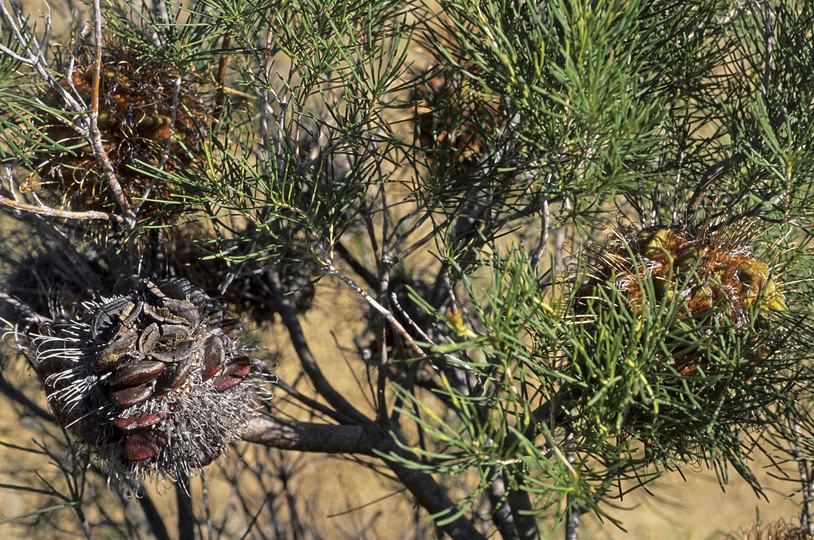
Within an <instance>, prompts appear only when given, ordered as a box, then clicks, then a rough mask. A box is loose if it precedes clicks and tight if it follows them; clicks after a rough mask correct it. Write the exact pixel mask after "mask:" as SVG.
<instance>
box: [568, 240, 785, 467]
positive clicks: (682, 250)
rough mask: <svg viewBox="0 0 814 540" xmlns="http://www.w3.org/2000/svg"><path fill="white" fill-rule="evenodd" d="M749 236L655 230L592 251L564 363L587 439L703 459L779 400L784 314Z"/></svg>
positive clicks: (774, 281) (773, 280) (777, 291)
mask: <svg viewBox="0 0 814 540" xmlns="http://www.w3.org/2000/svg"><path fill="white" fill-rule="evenodd" d="M747 236H748V235H746V234H742V233H741V232H739V231H727V230H722V231H719V232H714V233H713V232H710V231H709V230H707V229H704V228H702V229H700V230H692V229H689V228H666V227H663V228H656V229H645V230H642V231H640V232H638V233H636V234H625V233H619V234H618V235H617V237H616V239H615V240H614V241H611V242H609V243H606V244H599V245H596V246H594V248H593V251H592V254H591V261H590V263H591V264H592V266H593V270H592V275H591V276H590V278H589V279H587V280H586V282H585V283H584V284H583V285H582V286H581V287H579V288H578V289H577V291H576V293H575V295H576V299H575V300H576V304H575V306H576V315H575V321H574V322H575V324H574V328H573V330H574V332H575V333H576V334H577V335H579V336H580V337H579V339H581V340H584V342H585V347H584V348H581V349H579V350H576V351H574V352H573V353H572V354H573V360H574V370H575V372H576V374H577V375H578V377H579V378H580V380H581V384H582V387H583V390H582V392H583V393H582V395H583V396H584V400H583V402H582V406H583V407H584V408H585V410H584V412H585V414H584V415H582V418H581V421H584V422H587V423H588V424H590V425H592V426H593V427H592V429H594V430H595V435H597V436H599V437H608V436H611V435H613V434H617V435H618V434H623V433H624V434H628V435H631V436H633V437H635V438H639V439H642V440H645V441H647V442H648V443H649V445H648V452H653V453H655V454H660V455H662V456H664V455H675V453H679V454H685V455H688V454H689V455H694V453H695V452H696V451H697V450H699V451H700V452H701V453H700V454H698V455H703V450H704V449H709V448H711V447H712V446H717V445H718V442H719V441H720V440H721V438H722V437H725V436H727V435H726V434H727V433H728V432H727V430H731V432H729V433H728V434H729V435H731V436H733V437H737V433H739V432H740V430H741V428H742V427H744V426H746V425H748V424H750V423H752V422H758V421H759V420H758V417H759V412H760V411H761V410H764V408H765V407H767V406H770V405H771V403H773V402H776V401H777V400H778V398H779V392H780V391H781V390H780V388H781V386H782V382H781V381H783V380H784V379H783V375H782V372H783V369H784V368H785V367H787V366H785V364H784V360H783V350H782V348H783V340H784V334H785V333H786V332H785V329H784V324H783V317H782V314H783V312H785V311H787V309H788V308H787V306H786V302H785V299H784V296H783V294H782V293H781V292H780V289H779V285H778V278H779V276H774V275H773V274H772V272H771V270H770V269H769V267H768V266H767V265H766V264H765V263H764V262H762V261H761V260H759V259H758V258H757V257H756V256H755V255H754V254H753V253H752V252H751V250H750V249H749V246H748V245H747V244H746V243H745V242H746V240H747V239H748V238H747ZM619 351H626V353H625V354H624V355H623V356H622V357H621V358H624V361H621V360H620V355H619V354H618V353H619ZM711 426H716V427H715V429H710V427H711Z"/></svg>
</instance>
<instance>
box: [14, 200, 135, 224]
mask: <svg viewBox="0 0 814 540" xmlns="http://www.w3.org/2000/svg"><path fill="white" fill-rule="evenodd" d="M0 205H3V206H5V207H7V208H10V209H12V210H14V211H17V212H24V213H27V214H37V215H40V216H48V217H58V218H65V219H78V220H90V219H106V220H109V221H115V222H116V223H123V222H124V219H123V218H122V217H121V216H119V215H116V214H111V213H108V212H99V211H96V210H88V211H84V212H72V211H69V210H60V209H57V208H50V207H48V206H39V205H35V204H28V203H24V202H22V201H14V200H12V199H9V198H8V197H4V196H2V195H0Z"/></svg>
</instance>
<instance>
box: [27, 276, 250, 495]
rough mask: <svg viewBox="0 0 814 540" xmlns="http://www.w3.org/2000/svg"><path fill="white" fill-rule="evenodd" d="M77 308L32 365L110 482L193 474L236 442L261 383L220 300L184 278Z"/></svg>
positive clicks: (134, 285)
mask: <svg viewBox="0 0 814 540" xmlns="http://www.w3.org/2000/svg"><path fill="white" fill-rule="evenodd" d="M85 309H86V313H85V314H84V315H82V316H81V318H78V319H76V320H58V321H55V322H53V323H51V324H49V325H47V326H46V327H45V329H44V332H43V335H42V336H40V337H39V338H37V339H36V340H35V343H36V345H37V347H36V355H35V358H34V360H33V363H34V368H35V370H36V372H37V374H38V375H39V377H40V379H41V381H42V383H43V385H44V386H45V391H46V395H47V397H48V402H49V403H50V405H51V407H52V408H53V410H54V412H55V413H56V416H57V419H58V421H59V422H60V423H61V424H62V425H63V426H65V427H66V428H68V429H70V430H71V431H72V432H74V433H75V434H76V435H77V436H78V437H79V438H80V439H81V440H82V441H84V442H85V443H87V444H88V445H90V446H91V447H94V448H96V449H97V451H98V453H99V454H100V456H101V457H102V458H103V459H104V460H106V461H107V463H108V470H109V475H110V477H112V478H118V477H124V478H128V479H136V478H137V479H142V478H144V477H147V476H151V475H156V476H158V477H165V478H169V479H173V480H174V479H178V478H181V477H182V475H189V474H194V473H195V471H196V470H197V469H199V468H201V467H204V466H205V465H207V464H209V463H210V462H211V461H212V460H213V459H215V458H217V457H218V456H219V455H220V454H222V453H223V452H224V451H225V450H226V449H227V447H228V445H229V443H231V442H232V441H234V440H236V439H238V438H239V437H240V436H241V435H242V433H243V431H244V429H245V427H246V425H247V423H248V421H249V419H250V418H251V417H252V416H253V415H254V408H255V406H256V404H255V401H254V400H255V399H256V397H257V391H258V389H259V388H260V386H261V385H260V382H259V381H260V379H261V378H260V375H259V370H258V364H257V361H256V360H253V359H252V358H251V357H249V356H248V355H247V354H246V352H245V351H244V350H243V349H242V348H241V347H240V345H239V344H238V342H237V339H238V337H239V333H240V326H239V324H238V323H237V322H236V321H231V320H226V319H224V315H223V308H222V306H221V305H220V304H219V303H218V302H215V301H214V300H212V299H211V298H210V297H209V296H208V295H206V294H205V293H204V292H203V291H201V290H200V289H198V288H196V287H193V286H192V285H190V284H189V282H187V281H186V280H182V279H174V280H168V281H164V282H159V283H158V284H153V283H152V282H150V281H147V280H142V279H135V278H132V279H127V280H123V281H122V282H121V283H120V284H119V291H118V292H117V294H116V295H115V296H113V297H111V298H106V299H103V300H100V301H94V302H88V303H86V304H85Z"/></svg>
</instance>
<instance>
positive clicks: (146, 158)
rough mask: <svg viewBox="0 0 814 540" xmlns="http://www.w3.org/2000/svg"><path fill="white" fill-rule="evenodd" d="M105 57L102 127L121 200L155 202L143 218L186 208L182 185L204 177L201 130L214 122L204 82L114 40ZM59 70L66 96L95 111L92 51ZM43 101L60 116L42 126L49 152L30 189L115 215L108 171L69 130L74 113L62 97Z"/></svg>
mask: <svg viewBox="0 0 814 540" xmlns="http://www.w3.org/2000/svg"><path fill="white" fill-rule="evenodd" d="M103 51H104V52H103V55H102V67H101V69H100V73H99V76H100V82H99V98H98V99H99V116H98V127H99V131H100V132H101V140H102V146H103V148H104V151H105V152H106V154H107V159H108V160H109V161H110V164H111V165H112V168H113V171H114V172H115V174H116V176H117V179H118V181H119V183H120V184H121V189H122V192H123V195H124V196H125V197H127V199H128V203H129V204H130V205H131V206H134V205H136V204H138V203H139V202H141V201H140V200H139V199H140V198H147V199H150V201H147V202H144V203H142V209H143V215H151V214H155V213H156V212H158V211H159V210H164V211H168V210H169V211H172V209H173V208H175V209H180V208H182V207H181V206H179V205H178V204H177V203H178V202H180V198H181V197H183V195H184V194H185V192H186V191H187V190H188V189H189V185H188V184H186V183H184V182H183V181H179V179H192V178H194V176H195V175H196V174H198V173H199V172H200V157H199V156H200V154H201V140H202V130H206V128H207V125H208V124H210V123H211V121H212V118H211V113H212V107H211V106H207V105H206V104H205V102H204V101H203V100H202V99H201V98H200V96H199V88H200V84H199V81H197V80H195V78H194V77H193V76H190V75H188V74H183V75H182V74H181V73H179V72H178V70H177V68H173V67H172V66H170V65H167V64H164V63H162V62H161V60H160V59H149V60H146V61H145V60H144V59H143V58H142V55H139V54H138V52H139V49H138V48H132V47H131V46H130V45H128V44H127V43H125V42H124V41H122V40H121V39H119V38H116V37H112V36H111V37H109V38H108V39H106V42H105V44H104V47H103ZM61 71H62V72H63V75H64V77H63V78H62V79H61V80H60V81H59V85H60V86H61V87H62V89H63V90H64V91H66V92H72V93H74V94H75V95H76V96H78V97H79V98H80V99H81V100H82V103H85V104H87V105H88V107H90V104H91V101H92V97H93V94H94V88H93V80H94V76H95V64H94V61H93V51H92V48H91V47H85V48H83V52H82V53H80V54H79V55H77V56H76V57H74V58H73V59H72V61H71V62H70V63H69V64H67V65H65V66H63V67H62V68H61ZM43 102H44V103H45V105H46V107H48V109H53V110H57V111H59V110H62V112H61V113H58V115H59V117H57V116H54V115H51V116H50V118H49V117H44V118H43V119H41V122H42V125H41V126H40V129H41V131H42V134H43V138H44V141H43V143H42V144H43V148H42V150H41V151H40V152H39V154H38V156H37V158H36V161H35V163H34V168H35V172H34V178H32V179H31V180H30V182H29V183H30V184H31V186H32V187H34V188H41V189H44V190H46V191H47V192H49V193H52V194H55V195H56V196H58V197H59V198H60V199H61V202H62V204H63V205H64V206H65V207H67V208H70V209H74V210H87V209H97V210H99V209H101V210H115V209H116V206H115V202H116V201H115V199H114V198H113V197H112V196H111V192H110V189H109V188H108V185H107V181H106V179H105V172H104V170H103V166H102V164H101V163H100V161H99V158H98V156H96V155H95V154H94V151H93V149H92V146H91V145H90V144H89V142H88V141H87V140H86V138H85V137H83V136H81V135H80V134H79V133H78V132H77V131H76V130H75V129H74V128H73V127H72V126H70V125H69V124H66V121H65V119H66V118H70V117H71V113H70V112H69V111H67V110H66V109H65V107H66V105H65V104H64V103H63V100H62V98H61V96H60V95H59V93H57V92H56V91H55V90H53V89H51V90H48V91H47V93H46V95H45V96H44V97H43ZM60 117H61V118H60ZM159 171H163V172H164V174H162V173H161V172H159ZM172 173H175V174H174V175H173V174H172ZM170 178H174V180H170ZM156 201H157V202H156ZM162 202H171V203H176V204H175V206H173V205H167V204H162Z"/></svg>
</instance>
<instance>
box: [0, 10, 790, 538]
mask: <svg viewBox="0 0 814 540" xmlns="http://www.w3.org/2000/svg"><path fill="white" fill-rule="evenodd" d="M24 3H25V4H26V8H25V9H26V10H27V11H28V10H30V9H43V8H44V4H42V3H41V2H38V1H35V0H29V1H26V2H24ZM57 7H58V6H57ZM12 226H13V225H12V222H11V220H9V219H7V218H3V219H0V231H4V230H8V228H9V227H12ZM362 313H364V308H363V307H362V305H361V299H359V298H358V297H355V296H354V295H353V293H351V292H350V291H348V290H347V289H340V288H339V285H338V284H337V283H333V282H329V281H324V282H322V283H321V284H320V285H319V286H318V288H317V296H316V300H315V307H314V308H313V309H312V310H311V311H310V312H308V313H307V314H306V315H305V317H304V320H303V325H304V329H305V334H306V337H307V338H308V339H309V342H310V344H311V347H312V349H313V351H314V354H315V356H316V358H317V360H318V362H319V363H320V366H321V368H322V369H323V371H324V372H325V373H326V375H327V376H328V377H329V379H330V380H331V383H332V384H333V385H334V386H335V387H336V388H337V389H338V390H339V391H340V392H342V393H344V394H346V395H348V396H353V397H355V401H356V402H357V403H358V404H359V405H360V407H361V408H362V410H363V411H365V412H367V413H372V410H371V409H370V407H369V406H366V405H364V399H363V396H364V392H363V391H362V390H360V384H361V383H360V381H362V379H361V377H362V376H363V375H362V374H361V372H356V373H354V370H353V369H351V367H350V366H351V365H353V364H354V363H355V364H357V365H358V364H359V362H358V361H356V359H355V358H354V357H353V353H352V352H350V351H352V350H353V342H352V338H353V336H354V335H355V334H356V333H357V332H358V331H359V330H360V329H361V328H362V325H363V321H362V320H361V318H360V315H361V314H362ZM258 337H260V342H261V344H262V345H264V346H266V347H268V348H269V349H272V350H278V349H279V351H280V353H281V357H280V362H279V365H278V367H277V368H276V370H275V372H276V373H277V374H278V375H279V376H280V377H281V378H283V379H284V380H287V381H291V380H293V379H295V378H297V377H298V375H299V367H298V360H297V358H296V355H295V354H294V353H293V350H292V349H291V348H290V346H289V345H287V341H286V340H287V333H286V331H285V329H284V328H283V327H282V326H281V325H273V326H271V327H269V328H267V329H264V330H263V331H262V332H259V335H258ZM343 351H345V352H343ZM9 375H10V376H11V377H12V378H16V379H19V380H31V379H33V374H32V373H29V372H27V371H26V368H25V367H24V366H20V365H13V366H12V368H11V373H10V374H9ZM40 398H42V396H40ZM40 401H41V403H44V399H41V400H40ZM31 437H32V432H31V430H30V429H29V428H28V427H27V425H25V424H24V423H22V424H21V420H20V418H19V417H18V416H17V414H16V412H15V409H14V408H13V407H11V406H10V404H9V402H8V400H7V399H6V398H5V397H0V442H2V443H6V444H13V445H23V446H32V439H31ZM241 446H242V447H244V448H241V449H237V451H235V452H232V453H230V454H229V455H228V456H226V457H224V458H222V459H221V463H223V464H226V465H228V464H229V462H230V461H232V460H237V459H239V457H238V454H243V455H244V459H251V455H252V451H251V449H248V448H245V447H247V446H248V445H241ZM280 459H284V460H290V461H291V462H292V466H294V465H296V468H297V470H298V472H297V473H296V475H294V476H293V477H292V478H291V483H290V488H291V489H292V491H293V493H295V494H296V498H297V501H298V502H297V505H296V512H297V514H298V515H299V518H300V519H301V520H302V521H303V522H304V523H307V524H308V525H309V526H310V527H312V528H313V530H314V532H315V533H316V534H318V535H319V536H321V537H324V538H331V539H333V538H348V539H354V538H360V540H361V539H362V538H370V539H387V540H389V539H391V538H392V539H395V538H399V537H403V536H402V535H404V533H405V532H408V531H406V530H405V528H407V527H409V526H410V524H411V523H412V516H413V515H414V512H415V509H414V508H413V507H412V505H411V504H410V502H409V500H408V499H407V498H406V497H405V496H404V495H403V494H400V493H398V492H396V490H397V489H398V486H397V485H395V484H393V483H391V482H389V481H387V480H386V479H383V478H382V477H381V476H378V475H376V474H375V473H373V472H371V471H370V470H368V469H366V468H364V467H362V466H360V465H358V464H355V463H352V462H349V461H347V460H344V459H342V458H341V457H338V456H326V455H319V454H311V455H304V456H303V455H295V454H288V455H281V457H280ZM764 461H765V460H758V462H757V467H756V468H759V467H761V466H763V465H765V463H764ZM55 470H56V469H55V468H54V467H53V466H52V465H49V464H48V460H47V459H45V460H44V459H42V456H32V455H29V454H25V453H22V452H20V451H18V450H15V449H13V448H9V447H6V446H2V445H0V521H2V520H5V519H9V518H12V517H14V516H20V515H23V514H26V513H29V512H33V511H36V510H38V509H40V508H43V507H46V506H48V505H49V504H53V502H51V501H45V500H43V498H42V497H41V496H39V495H37V494H30V493H24V492H21V491H19V490H13V489H8V488H7V487H6V485H7V484H15V483H17V480H16V479H17V478H18V475H19V472H20V471H32V472H33V471H40V472H42V473H43V474H44V475H46V476H48V474H49V471H51V472H53V471H55ZM682 472H683V477H682V475H680V474H677V473H673V474H669V475H667V476H665V477H663V478H661V479H659V480H658V481H656V482H655V483H654V484H653V485H651V486H650V493H651V494H648V493H646V492H645V491H644V490H638V491H636V492H634V493H632V494H631V495H630V496H628V497H625V499H624V500H623V501H621V502H620V509H619V510H616V511H612V514H613V515H614V516H615V517H617V518H619V519H621V520H622V521H623V525H624V527H625V528H626V531H623V530H620V529H618V528H617V527H615V526H614V525H612V524H610V523H603V522H600V521H598V520H597V519H596V518H595V516H592V515H587V516H585V517H584V518H583V522H582V526H581V530H580V539H581V540H591V539H602V540H611V539H625V540H633V539H636V540H638V539H643V540H644V539H653V540H657V539H665V540H670V539H677V540H678V539H686V540H700V539H712V538H721V537H723V536H724V535H725V534H726V533H730V532H734V531H737V530H738V529H748V528H749V527H751V526H752V525H753V524H754V523H755V521H756V519H759V520H760V522H761V523H763V524H765V523H769V522H772V521H775V520H778V519H785V520H786V521H795V520H796V516H797V514H798V512H799V497H797V498H794V499H791V500H787V499H785V495H786V494H787V493H789V492H790V491H792V490H793V485H792V484H790V483H788V482H781V481H778V480H775V479H771V478H767V477H765V476H764V477H762V478H765V483H764V485H765V486H766V491H767V493H766V494H767V496H768V499H769V500H768V501H765V500H762V499H759V498H758V497H756V496H755V494H754V493H753V491H752V490H751V488H750V487H749V486H748V485H747V484H746V483H745V482H744V481H742V480H741V479H740V478H737V477H733V478H732V479H731V483H730V485H728V486H726V489H725V491H723V490H722V489H721V488H720V487H719V485H718V483H717V481H716V479H715V475H714V473H713V472H712V471H709V470H706V469H703V468H695V469H693V468H692V467H687V468H686V469H685V470H683V471H682ZM733 474H734V473H733ZM207 477H208V479H207V489H208V497H209V502H210V505H211V506H212V508H214V509H218V508H223V506H224V505H225V504H227V501H228V497H229V493H230V489H231V486H230V485H228V484H227V483H225V482H224V481H223V477H222V475H221V474H220V473H219V470H218V468H217V466H215V465H213V466H210V467H209V470H208V472H207ZM30 487H39V486H30ZM195 489H197V490H198V493H200V486H199V485H196V484H193V490H195ZM109 496H113V495H112V494H110V495H109ZM257 497H258V499H262V497H263V494H262V493H260V492H258V493H257ZM155 501H156V503H157V504H158V505H159V507H160V508H161V510H162V513H163V514H164V515H165V516H166V517H167V523H168V525H169V526H170V529H171V534H173V532H172V523H173V522H174V516H175V515H176V505H175V498H174V496H173V495H172V492H168V493H164V494H163V495H161V494H156V495H155ZM58 512H59V517H60V519H59V521H60V523H61V524H62V525H63V526H64V527H65V529H64V531H62V532H52V531H50V530H49V532H48V534H49V537H51V538H78V537H82V536H83V535H82V533H81V531H80V530H79V528H78V526H77V524H76V520H75V519H74V516H73V511H72V510H71V509H68V508H65V509H62V510H59V511H58ZM286 517H287V516H285V515H282V516H280V518H281V519H286ZM24 521H25V522H30V521H31V519H27V520H24ZM546 523H548V522H546ZM425 525H426V530H425V533H426V536H427V537H432V535H433V531H432V527H431V525H430V524H429V523H426V522H425ZM546 526H547V525H544V526H543V527H542V529H543V532H544V534H545V533H546V532H548V531H546ZM360 530H365V531H367V533H366V534H365V535H364V536H361V537H360V536H359V533H358V531H360ZM27 532H30V531H27V530H26V529H25V528H21V527H19V526H17V525H15V524H8V525H0V537H3V538H4V539H5V538H8V539H14V538H22V537H24V535H26V534H27ZM551 532H552V534H553V537H554V538H560V537H562V531H551ZM241 534H242V531H241V530H240V529H239V527H236V528H235V529H234V537H235V538H238V537H240V535H241ZM412 537H414V538H415V536H412Z"/></svg>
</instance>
